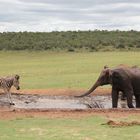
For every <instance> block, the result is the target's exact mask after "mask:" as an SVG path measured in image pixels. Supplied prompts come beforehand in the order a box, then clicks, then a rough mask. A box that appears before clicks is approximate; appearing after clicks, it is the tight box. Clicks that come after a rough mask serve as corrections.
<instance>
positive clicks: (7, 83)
mask: <svg viewBox="0 0 140 140" xmlns="http://www.w3.org/2000/svg"><path fill="white" fill-rule="evenodd" d="M19 78H20V77H19V75H17V74H16V75H14V76H7V77H0V88H2V89H3V90H4V93H6V94H7V97H8V100H9V103H10V105H15V104H14V103H13V101H12V97H11V92H10V89H11V87H12V86H14V87H15V88H16V89H17V90H19V89H20V86H19Z"/></svg>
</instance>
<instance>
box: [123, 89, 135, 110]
mask: <svg viewBox="0 0 140 140" xmlns="http://www.w3.org/2000/svg"><path fill="white" fill-rule="evenodd" d="M125 94H126V98H127V105H128V107H129V108H134V106H133V102H132V101H133V91H131V90H130V91H125Z"/></svg>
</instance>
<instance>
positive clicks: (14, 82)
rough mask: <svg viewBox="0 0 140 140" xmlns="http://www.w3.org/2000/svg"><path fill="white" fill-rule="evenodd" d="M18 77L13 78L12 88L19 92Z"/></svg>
mask: <svg viewBox="0 0 140 140" xmlns="http://www.w3.org/2000/svg"><path fill="white" fill-rule="evenodd" d="M19 78H20V77H19V75H15V76H14V80H13V86H14V87H15V88H16V89H17V90H19V89H20V86H19Z"/></svg>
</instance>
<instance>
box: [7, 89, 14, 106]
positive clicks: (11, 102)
mask: <svg viewBox="0 0 140 140" xmlns="http://www.w3.org/2000/svg"><path fill="white" fill-rule="evenodd" d="M8 96H9V100H10V105H15V104H14V103H13V101H12V96H11V92H10V91H9V92H8Z"/></svg>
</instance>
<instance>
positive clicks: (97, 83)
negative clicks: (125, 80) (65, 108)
mask: <svg viewBox="0 0 140 140" xmlns="http://www.w3.org/2000/svg"><path fill="white" fill-rule="evenodd" d="M98 86H100V83H99V81H97V82H96V83H95V84H94V85H93V86H92V87H91V88H90V89H89V90H88V91H87V92H86V93H85V94H82V95H79V96H75V97H84V96H87V95H89V94H90V93H91V92H93V91H94V90H95V89H96V88H97V87H98Z"/></svg>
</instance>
